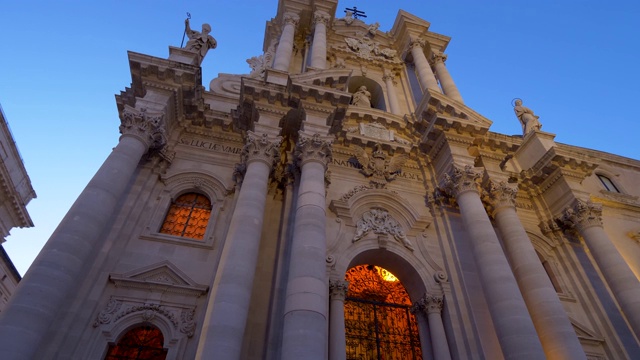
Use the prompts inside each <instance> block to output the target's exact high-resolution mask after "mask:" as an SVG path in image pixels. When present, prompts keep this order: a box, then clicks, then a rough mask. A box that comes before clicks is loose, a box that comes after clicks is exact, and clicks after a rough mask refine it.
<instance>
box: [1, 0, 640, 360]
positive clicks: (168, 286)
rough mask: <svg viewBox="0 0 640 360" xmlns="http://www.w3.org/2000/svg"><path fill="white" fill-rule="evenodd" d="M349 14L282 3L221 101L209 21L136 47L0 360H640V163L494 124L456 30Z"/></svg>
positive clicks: (10, 315)
mask: <svg viewBox="0 0 640 360" xmlns="http://www.w3.org/2000/svg"><path fill="white" fill-rule="evenodd" d="M336 5H337V0H324V1H320V0H316V1H303V0H281V1H279V7H278V11H277V14H276V16H275V18H273V19H272V20H270V21H268V22H267V27H266V32H265V41H264V44H265V46H264V49H263V50H264V54H263V55H261V56H259V57H255V58H252V59H250V60H248V62H249V63H250V65H251V66H252V69H253V71H252V72H251V74H249V75H230V74H221V75H219V77H218V78H216V79H213V80H212V81H211V83H210V86H209V90H205V88H204V87H203V86H202V78H201V69H200V67H199V64H200V62H201V61H202V58H203V57H204V56H205V55H206V52H207V49H208V48H211V47H215V40H214V39H213V38H211V37H210V36H209V35H208V34H207V32H208V29H207V28H206V27H203V33H202V34H200V33H199V32H191V31H190V32H189V35H190V38H191V40H190V41H189V42H188V43H187V46H186V47H185V48H183V49H180V48H173V47H171V48H170V56H169V58H168V59H162V58H157V57H153V56H150V55H144V54H138V53H134V52H130V53H129V63H130V67H131V76H132V83H131V85H130V87H128V88H126V89H125V91H123V92H122V93H121V94H119V95H118V96H117V97H116V102H117V105H118V109H119V112H120V118H121V120H122V125H121V126H120V132H121V133H122V137H121V138H120V141H119V143H118V145H117V146H116V147H115V148H114V150H113V152H112V154H111V155H110V156H109V157H108V158H107V159H106V160H105V162H104V164H103V165H102V167H101V168H100V169H99V170H98V172H97V173H96V175H95V176H94V178H93V179H92V180H91V181H90V182H89V184H88V185H87V187H86V189H85V190H84V191H83V192H82V194H81V195H80V196H79V198H78V200H77V201H76V202H75V204H74V205H73V207H72V208H71V209H70V210H69V213H68V214H67V215H66V217H65V218H64V219H63V220H62V222H61V224H60V226H59V227H58V229H57V230H56V232H55V233H54V234H53V235H52V237H51V239H50V240H49V241H48V242H47V244H46V246H45V248H44V249H43V250H42V252H41V254H40V256H39V257H38V258H37V260H36V261H35V262H34V264H33V265H32V267H31V268H30V270H29V272H28V273H27V275H26V276H25V279H24V281H23V282H22V283H21V285H20V286H19V287H18V290H17V292H16V293H15V295H14V297H13V299H12V300H11V302H10V303H9V307H8V311H7V312H6V315H5V316H3V317H1V318H0V358H2V359H105V358H107V359H134V358H135V359H164V358H166V359H194V358H196V359H305V360H307V359H326V358H329V359H420V358H422V359H437V360H441V359H492V360H494V359H503V358H505V359H519V360H520V359H543V358H545V357H546V358H549V359H587V358H588V359H632V358H637V356H638V354H640V344H639V342H638V337H639V335H640V283H639V281H638V274H640V245H639V244H638V239H639V238H640V233H639V231H640V220H639V219H640V202H639V201H638V198H639V196H640V186H639V185H640V161H638V160H633V159H628V158H624V157H620V156H616V155H611V154H607V153H603V152H600V151H594V150H589V149H584V148H579V147H576V146H572V145H565V144H558V143H556V142H555V141H554V135H553V134H550V133H547V132H541V131H539V126H538V125H539V120H538V118H537V117H536V116H535V115H534V114H533V112H532V111H531V110H529V109H527V108H525V107H523V106H522V104H521V103H520V102H516V103H514V105H515V110H516V112H517V113H518V114H519V116H520V119H521V121H522V122H523V123H524V125H523V129H524V130H523V131H525V132H526V133H525V135H524V136H510V135H504V134H498V133H494V132H492V131H490V127H491V121H490V120H489V119H486V118H484V117H483V116H482V115H480V114H478V113H476V112H475V111H473V110H472V109H470V108H469V107H467V106H466V105H465V104H464V101H463V99H462V96H461V94H460V93H459V92H458V90H457V88H456V86H455V84H454V82H453V80H452V77H451V75H450V74H449V73H448V71H447V68H446V67H445V65H444V60H445V55H443V52H444V51H445V49H446V47H447V44H448V42H449V40H450V39H449V38H448V37H447V36H444V35H440V34H436V33H433V32H430V31H428V29H429V23H428V22H426V21H425V20H422V19H419V18H417V17H415V16H414V15H411V14H408V13H406V12H404V11H400V12H399V13H398V15H397V18H396V21H395V24H394V25H393V27H392V28H391V29H390V30H389V31H388V32H383V31H380V30H379V29H377V24H375V23H374V24H366V23H365V22H363V21H361V20H359V19H354V18H353V16H350V15H347V16H345V17H342V18H335V15H334V14H335V13H336ZM372 20H374V19H372ZM239 26H240V25H239ZM230 30H231V29H230ZM306 39H310V40H309V41H306ZM505 76H507V74H505ZM459 81H464V79H460V80H459ZM513 121H515V117H514V120H513ZM541 121H544V119H541ZM545 130H546V128H545ZM3 315H4V314H3Z"/></svg>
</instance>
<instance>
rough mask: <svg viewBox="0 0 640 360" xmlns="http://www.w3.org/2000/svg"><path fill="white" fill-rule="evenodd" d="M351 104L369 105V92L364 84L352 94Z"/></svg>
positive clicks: (368, 106)
mask: <svg viewBox="0 0 640 360" xmlns="http://www.w3.org/2000/svg"><path fill="white" fill-rule="evenodd" d="M351 105H355V106H360V107H367V108H370V107H371V93H370V92H369V91H368V90H367V87H366V86H364V85H363V86H360V87H359V88H358V91H356V92H355V93H354V94H353V99H352V100H351Z"/></svg>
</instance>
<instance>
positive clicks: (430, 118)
mask: <svg viewBox="0 0 640 360" xmlns="http://www.w3.org/2000/svg"><path fill="white" fill-rule="evenodd" d="M416 114H419V116H420V117H421V118H422V121H423V123H424V125H426V127H427V128H433V127H439V128H442V129H449V128H455V129H460V130H465V131H468V132H473V133H478V134H479V135H484V134H485V133H486V132H487V131H488V130H489V127H490V126H491V124H493V122H492V121H491V120H489V119H487V118H486V117H484V116H482V115H480V114H479V113H477V112H475V111H474V110H472V109H471V108H470V107H468V106H466V105H464V104H463V103H461V102H459V101H456V100H453V99H451V98H449V97H448V96H446V95H444V94H440V93H437V92H435V91H431V90H429V93H428V95H427V94H425V96H424V98H423V99H422V101H421V102H420V104H419V105H418V108H417V111H416ZM424 125H423V126H424Z"/></svg>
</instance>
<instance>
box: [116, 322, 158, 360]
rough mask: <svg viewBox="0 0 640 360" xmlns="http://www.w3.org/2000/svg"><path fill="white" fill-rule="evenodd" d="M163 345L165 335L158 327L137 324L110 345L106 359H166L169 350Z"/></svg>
mask: <svg viewBox="0 0 640 360" xmlns="http://www.w3.org/2000/svg"><path fill="white" fill-rule="evenodd" d="M163 346H164V337H163V336H162V332H161V331H160V330H159V329H158V328H156V327H155V326H151V325H142V326H137V327H134V328H133V329H131V330H129V331H127V332H126V333H125V334H124V335H123V336H122V338H120V340H118V342H117V343H116V344H110V345H109V350H108V351H107V356H106V357H105V360H164V359H165V358H166V357H167V350H166V349H164V348H163Z"/></svg>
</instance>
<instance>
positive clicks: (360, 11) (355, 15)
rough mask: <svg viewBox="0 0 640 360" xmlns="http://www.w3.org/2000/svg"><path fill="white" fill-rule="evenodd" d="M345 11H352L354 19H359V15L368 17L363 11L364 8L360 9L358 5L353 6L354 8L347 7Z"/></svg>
mask: <svg viewBox="0 0 640 360" xmlns="http://www.w3.org/2000/svg"><path fill="white" fill-rule="evenodd" d="M344 12H345V13H346V12H351V15H353V18H354V19H357V18H358V16H360V17H363V18H366V17H367V15H365V14H364V11H362V10H358V8H357V7H355V6H354V7H353V9H349V8H345V9H344Z"/></svg>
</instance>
